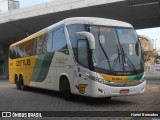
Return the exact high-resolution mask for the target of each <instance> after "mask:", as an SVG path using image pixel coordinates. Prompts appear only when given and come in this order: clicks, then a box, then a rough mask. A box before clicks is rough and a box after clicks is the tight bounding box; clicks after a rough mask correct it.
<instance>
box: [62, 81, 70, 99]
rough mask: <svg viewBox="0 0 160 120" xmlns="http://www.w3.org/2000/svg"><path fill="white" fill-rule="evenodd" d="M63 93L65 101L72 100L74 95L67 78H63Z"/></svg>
mask: <svg viewBox="0 0 160 120" xmlns="http://www.w3.org/2000/svg"><path fill="white" fill-rule="evenodd" d="M61 93H62V94H63V96H64V98H65V100H71V97H72V94H71V90H70V84H69V81H68V79H67V78H63V80H62V82H61Z"/></svg>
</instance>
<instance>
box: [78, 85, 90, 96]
mask: <svg viewBox="0 0 160 120" xmlns="http://www.w3.org/2000/svg"><path fill="white" fill-rule="evenodd" d="M87 86H88V84H79V85H78V86H77V85H76V88H77V89H78V90H79V93H80V94H84V93H85V89H86V87H87Z"/></svg>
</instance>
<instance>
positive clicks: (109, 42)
mask: <svg viewBox="0 0 160 120" xmlns="http://www.w3.org/2000/svg"><path fill="white" fill-rule="evenodd" d="M90 32H91V33H92V34H93V35H94V37H95V40H96V49H95V50H93V62H94V66H95V67H96V68H100V69H105V70H112V71H136V70H138V69H141V68H142V67H143V66H142V60H141V49H140V46H138V48H136V45H137V43H138V44H139V42H138V38H137V35H136V34H135V32H134V30H133V29H122V28H118V29H116V28H110V27H103V26H90ZM136 50H137V51H138V54H137V51H136Z"/></svg>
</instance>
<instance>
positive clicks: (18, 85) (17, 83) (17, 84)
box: [15, 77, 20, 90]
mask: <svg viewBox="0 0 160 120" xmlns="http://www.w3.org/2000/svg"><path fill="white" fill-rule="evenodd" d="M15 84H16V88H17V90H20V83H19V80H18V77H15Z"/></svg>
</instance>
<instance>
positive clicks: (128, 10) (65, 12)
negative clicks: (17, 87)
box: [0, 0, 160, 77]
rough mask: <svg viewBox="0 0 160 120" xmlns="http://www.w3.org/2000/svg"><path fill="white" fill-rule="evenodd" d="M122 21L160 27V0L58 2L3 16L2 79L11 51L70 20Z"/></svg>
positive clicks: (0, 23)
mask: <svg viewBox="0 0 160 120" xmlns="http://www.w3.org/2000/svg"><path fill="white" fill-rule="evenodd" d="M77 16H81V17H82V16H92V17H104V18H111V19H117V20H122V21H126V22H129V23H131V24H132V25H134V27H135V28H136V29H140V28H150V27H159V26H160V0H99V1H97V0H57V1H53V2H48V3H44V4H40V5H36V6H31V7H27V8H22V9H18V10H13V11H10V12H6V13H1V14H0V76H4V77H7V76H8V47H9V45H10V44H12V43H14V42H16V41H19V40H21V39H23V38H25V37H26V36H27V35H30V34H32V33H34V32H36V31H39V30H40V29H42V28H44V27H47V26H49V25H51V24H54V23H55V22H57V21H60V20H62V19H65V18H68V17H77Z"/></svg>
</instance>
